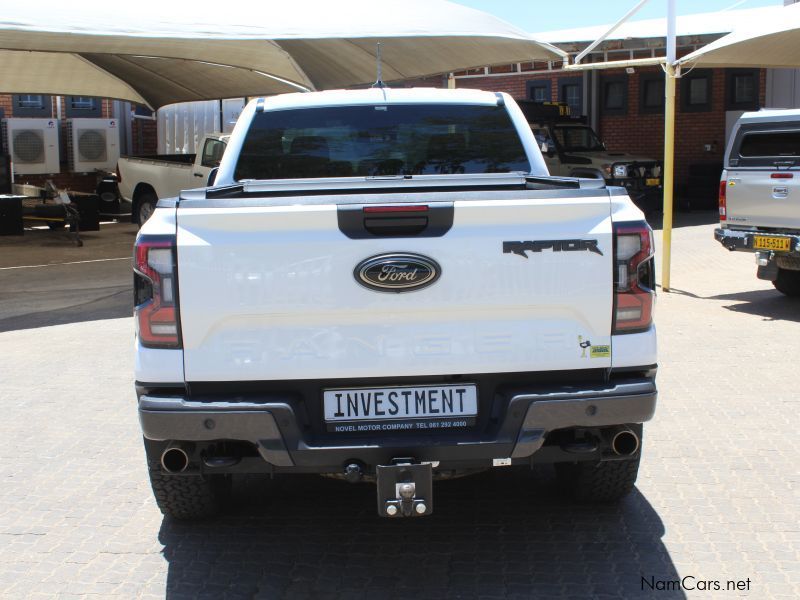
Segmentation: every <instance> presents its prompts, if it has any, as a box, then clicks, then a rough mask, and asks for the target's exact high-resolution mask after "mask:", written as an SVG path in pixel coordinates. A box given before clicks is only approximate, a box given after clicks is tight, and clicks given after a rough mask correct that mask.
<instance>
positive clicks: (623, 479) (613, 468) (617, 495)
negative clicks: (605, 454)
mask: <svg viewBox="0 0 800 600" xmlns="http://www.w3.org/2000/svg"><path fill="white" fill-rule="evenodd" d="M638 473H639V456H636V458H630V459H624V460H608V461H602V462H578V463H557V464H556V475H557V477H558V480H559V483H560V484H561V486H562V489H564V491H565V492H567V494H569V495H570V496H571V497H572V498H573V499H574V500H577V501H578V502H595V503H598V502H599V503H611V502H617V501H619V500H621V499H622V498H624V497H625V496H627V495H628V494H629V493H631V492H632V491H633V485H634V483H636V476H637V474H638Z"/></svg>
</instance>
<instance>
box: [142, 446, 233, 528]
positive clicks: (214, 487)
mask: <svg viewBox="0 0 800 600" xmlns="http://www.w3.org/2000/svg"><path fill="white" fill-rule="evenodd" d="M147 467H148V471H149V473H150V485H151V486H152V488H153V495H154V496H155V499H156V504H157V505H158V508H159V509H161V513H162V514H164V515H167V516H170V517H172V518H173V519H179V520H195V519H206V518H209V517H213V516H215V515H217V514H219V512H220V510H221V509H222V504H223V501H224V499H225V497H226V495H227V492H228V490H229V488H230V482H229V480H227V479H224V478H221V477H220V476H215V477H203V476H202V475H169V474H167V473H164V472H162V470H161V465H160V464H159V463H158V462H153V461H150V462H148V465H147Z"/></svg>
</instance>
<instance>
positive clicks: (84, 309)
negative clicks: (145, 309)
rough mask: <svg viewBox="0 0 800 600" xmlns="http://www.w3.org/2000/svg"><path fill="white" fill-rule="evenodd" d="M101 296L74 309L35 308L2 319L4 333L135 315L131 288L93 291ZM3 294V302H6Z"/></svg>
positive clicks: (1, 325) (69, 307)
mask: <svg viewBox="0 0 800 600" xmlns="http://www.w3.org/2000/svg"><path fill="white" fill-rule="evenodd" d="M93 291H95V292H96V293H99V294H101V296H100V297H98V298H95V299H92V300H86V301H81V300H78V303H77V304H73V305H71V306H66V307H59V308H48V307H42V308H41V309H39V308H37V307H35V306H31V307H30V308H31V310H30V312H27V311H26V312H24V313H23V314H16V315H14V316H10V317H4V318H0V333H3V332H6V331H17V330H21V329H36V328H38V327H50V326H52V325H65V324H67V323H83V322H86V321H101V320H105V319H120V318H123V317H130V316H131V315H132V314H133V308H132V307H133V290H132V289H131V286H112V287H108V288H101V289H99V290H93ZM4 296H6V295H5V294H3V293H0V301H5V300H4Z"/></svg>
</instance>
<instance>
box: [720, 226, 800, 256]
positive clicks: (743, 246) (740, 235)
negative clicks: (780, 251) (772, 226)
mask: <svg viewBox="0 0 800 600" xmlns="http://www.w3.org/2000/svg"><path fill="white" fill-rule="evenodd" d="M756 235H767V236H769V237H777V238H789V240H791V241H790V248H791V250H790V252H800V236H798V235H794V234H789V233H772V232H769V231H742V230H737V229H727V228H722V227H718V228H717V229H715V230H714V239H715V240H717V241H718V242H719V243H720V244H722V245H723V246H724V247H725V248H727V249H728V250H731V251H740V252H764V250H761V249H756V248H754V247H753V241H754V237H755V236H756Z"/></svg>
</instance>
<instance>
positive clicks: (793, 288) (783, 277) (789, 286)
mask: <svg viewBox="0 0 800 600" xmlns="http://www.w3.org/2000/svg"><path fill="white" fill-rule="evenodd" d="M772 285H774V286H775V289H776V290H778V291H779V292H780V293H781V294H784V295H785V296H789V297H792V298H794V297H797V296H800V271H790V270H789V269H780V268H779V269H778V277H777V278H776V279H775V281H773V282H772Z"/></svg>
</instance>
